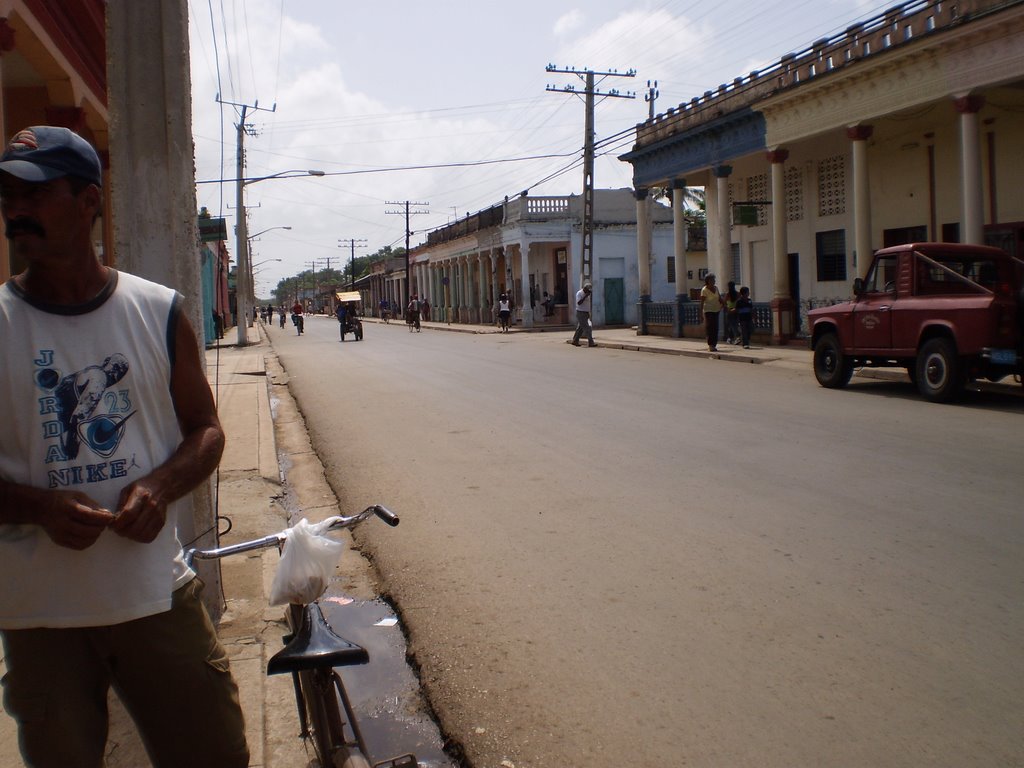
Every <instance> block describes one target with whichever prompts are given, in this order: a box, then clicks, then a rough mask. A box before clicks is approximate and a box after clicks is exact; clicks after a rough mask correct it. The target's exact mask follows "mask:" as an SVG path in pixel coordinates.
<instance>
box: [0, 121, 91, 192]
mask: <svg viewBox="0 0 1024 768" xmlns="http://www.w3.org/2000/svg"><path fill="white" fill-rule="evenodd" d="M0 171H3V172H4V173H9V174H11V175H12V176H16V177H17V178H19V179H21V180H22V181H33V182H40V181H51V180H52V179H59V178H61V177H62V176H77V177H79V178H82V179H85V180H86V181H88V182H90V183H92V184H95V185H96V186H97V187H102V186H103V168H102V167H101V165H100V157H99V155H97V154H96V150H95V149H93V147H92V145H91V144H90V143H89V142H87V141H86V140H85V139H83V138H82V137H81V136H79V135H78V134H77V133H75V132H74V131H71V130H68V129H67V128H59V127H57V126H53V125H37V126H34V127H32V128H25V129H24V130H21V131H18V132H17V133H16V134H15V135H14V138H12V139H11V141H10V143H8V145H7V148H6V149H5V150H4V154H3V156H2V157H0Z"/></svg>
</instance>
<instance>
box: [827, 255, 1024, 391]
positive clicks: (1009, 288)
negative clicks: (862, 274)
mask: <svg viewBox="0 0 1024 768" xmlns="http://www.w3.org/2000/svg"><path fill="white" fill-rule="evenodd" d="M853 293H854V298H853V300H852V301H848V302H843V303H841V304H836V305H835V306H831V307H821V308H819V309H813V310H811V311H810V312H809V313H808V320H809V323H810V329H811V348H812V349H813V350H814V375H815V377H816V378H817V379H818V383H819V384H821V385H822V386H823V387H834V388H838V387H844V386H846V385H847V384H848V383H849V381H850V377H851V376H852V375H853V370H854V368H858V367H902V368H906V370H907V374H908V375H909V376H910V380H911V381H912V382H914V383H916V385H917V388H918V390H920V392H921V394H922V395H924V396H925V397H926V398H928V399H929V400H933V401H936V402H946V401H949V400H952V399H954V398H956V397H957V396H958V395H959V394H960V393H961V391H962V390H963V388H964V385H965V384H966V383H967V382H968V381H971V380H974V379H989V380H990V381H999V380H1001V379H1003V378H1005V377H1007V376H1013V377H1015V378H1016V379H1017V380H1018V381H1020V379H1021V376H1022V374H1024V261H1021V260H1020V259H1017V258H1013V257H1011V256H1009V255H1008V254H1006V253H1005V252H1004V251H1001V250H999V249H998V248H989V247H986V246H978V245H959V244H953V243H911V244H908V245H899V246H895V247H893V248H885V249H883V250H881V251H878V252H877V253H876V254H875V258H874V261H873V263H872V265H871V268H870V270H869V271H868V273H867V278H865V279H863V280H862V279H861V278H857V279H856V280H855V281H854V284H853Z"/></svg>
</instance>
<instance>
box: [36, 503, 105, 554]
mask: <svg viewBox="0 0 1024 768" xmlns="http://www.w3.org/2000/svg"><path fill="white" fill-rule="evenodd" d="M113 522H114V515H113V514H112V513H111V512H110V510H107V509H103V508H102V507H100V505H99V504H97V503H96V502H95V501H93V500H92V499H90V498H89V497H88V496H86V495H85V494H84V493H81V492H79V491H53V492H50V493H48V494H47V495H46V503H45V504H44V505H43V507H42V510H41V512H40V515H39V524H40V525H41V526H42V527H43V530H45V531H46V534H47V535H48V536H49V537H50V538H51V539H52V540H53V543H54V544H59V545H60V546H62V547H68V548H69V549H78V550H81V549H88V548H89V547H91V546H92V545H93V544H95V543H96V539H98V538H99V537H100V534H101V533H103V531H104V530H105V529H106V528H107V527H108V526H109V525H110V524H111V523H113Z"/></svg>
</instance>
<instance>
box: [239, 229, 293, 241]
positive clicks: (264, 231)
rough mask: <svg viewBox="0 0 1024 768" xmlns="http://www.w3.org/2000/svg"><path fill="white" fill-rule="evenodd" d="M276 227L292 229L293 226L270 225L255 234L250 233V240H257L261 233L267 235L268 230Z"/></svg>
mask: <svg viewBox="0 0 1024 768" xmlns="http://www.w3.org/2000/svg"><path fill="white" fill-rule="evenodd" d="M275 229H291V227H268V228H267V229H261V230H260V231H259V232H257V233H256V234H255V235H249V239H250V240H255V239H256V238H257V237H259V236H260V235H265V234H266V233H267V232H270V231H272V230H275Z"/></svg>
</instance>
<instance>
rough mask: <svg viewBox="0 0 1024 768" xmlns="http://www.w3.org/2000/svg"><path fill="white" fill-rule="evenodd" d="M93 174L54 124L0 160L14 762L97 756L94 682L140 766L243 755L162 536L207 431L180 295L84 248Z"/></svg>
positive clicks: (99, 701) (188, 574)
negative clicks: (15, 267)
mask: <svg viewBox="0 0 1024 768" xmlns="http://www.w3.org/2000/svg"><path fill="white" fill-rule="evenodd" d="M102 185H103V175H102V168H101V165H100V160H99V157H98V156H97V154H96V152H95V150H94V149H93V148H92V146H91V145H90V144H89V143H88V142H87V141H86V140H85V139H83V138H82V137H81V136H79V135H77V134H75V133H73V132H72V131H69V130H68V129H66V128H57V127H52V126H37V127H33V128H27V129H25V130H23V131H20V132H19V133H18V134H16V135H15V136H14V138H13V139H12V140H11V142H10V143H9V144H8V146H7V148H6V150H5V151H4V153H3V156H2V157H0V212H2V214H3V222H4V225H5V227H6V235H7V237H8V239H9V241H10V245H11V252H12V254H13V255H15V256H16V257H17V258H18V259H19V260H20V261H21V262H22V263H24V264H25V265H26V266H25V269H24V271H23V272H21V273H20V274H18V275H15V276H14V277H12V278H11V279H10V280H8V281H7V282H6V283H5V284H4V285H3V286H0V359H2V360H3V361H4V366H3V368H2V369H0V402H4V403H6V404H7V407H8V414H9V416H8V421H7V424H6V425H5V427H6V428H5V429H3V430H0V583H2V584H3V589H2V590H0V636H2V638H3V643H4V656H5V662H6V665H7V674H6V676H5V677H4V679H3V687H4V706H5V708H6V709H7V711H8V712H9V713H10V714H11V715H12V716H13V717H14V718H15V720H16V721H17V723H18V732H19V744H20V747H21V751H22V756H23V757H24V759H25V762H26V764H28V765H30V766H46V767H49V766H54V767H56V766H62V767H66V766H83V768H84V767H88V768H93V767H94V766H101V765H102V764H103V755H104V750H105V744H106V739H107V704H106V701H107V693H108V690H109V688H110V687H111V686H113V687H114V688H115V690H116V691H117V692H118V695H119V696H120V698H121V700H122V702H123V703H124V704H125V706H126V708H127V709H128V710H129V712H130V713H131V715H132V717H133V718H134V720H135V722H136V724H137V725H138V727H139V731H140V734H141V735H142V739H143V742H144V743H145V745H146V748H147V750H148V752H149V754H150V758H151V760H152V762H153V764H154V765H155V766H158V767H162V766H185V765H192V766H195V765H210V766H214V765H215V766H236V767H237V768H243V766H246V765H247V764H248V749H247V747H246V743H245V734H244V726H243V722H242V713H241V709H240V707H239V703H238V689H237V687H236V686H235V683H234V681H233V680H232V678H231V673H230V671H229V669H228V660H227V655H226V653H225V651H224V648H223V647H222V646H221V644H220V643H219V642H218V640H217V637H216V633H215V631H214V628H213V625H212V623H211V622H210V619H209V616H208V615H207V614H206V611H205V609H204V608H203V605H202V602H201V601H200V599H199V592H200V589H201V587H202V585H201V583H200V582H199V580H198V579H197V578H196V577H195V573H194V572H193V571H192V570H191V569H190V568H189V567H188V566H186V565H185V563H184V560H183V557H182V548H181V543H180V542H179V540H178V534H177V520H178V515H179V514H180V513H182V512H185V511H187V509H188V507H187V505H184V506H183V505H182V504H181V500H182V499H184V498H185V497H186V496H187V495H188V494H189V493H190V492H191V491H192V490H193V489H194V488H196V487H197V486H198V485H199V484H200V483H202V482H203V481H204V480H205V479H206V478H207V477H208V476H209V475H210V473H211V472H212V471H213V470H214V468H215V467H216V466H217V463H218V462H219V461H220V456H221V452H222V451H223V447H224V433H223V431H222V429H221V426H220V422H219V420H218V418H217V412H216V407H215V405H214V402H213V397H212V395H211V392H210V388H209V385H208V383H207V381H206V377H205V375H204V373H203V369H202V365H201V362H200V358H199V347H198V344H197V342H196V337H195V334H194V332H193V330H192V328H191V326H190V324H189V322H188V320H187V319H186V316H185V314H184V312H182V311H181V302H182V297H181V295H180V294H178V293H177V292H175V291H173V290H171V289H169V288H166V287H164V286H160V285H157V284H155V283H151V282H148V281H146V280H142V279H141V278H138V277H135V276H133V275H130V274H127V273H124V272H118V271H117V270H114V269H111V268H109V267H106V266H104V265H103V264H102V263H101V262H100V261H99V259H98V258H97V256H96V253H95V251H94V249H93V227H94V223H95V221H96V219H97V218H98V217H99V216H100V214H101V212H102V195H101V189H102Z"/></svg>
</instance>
